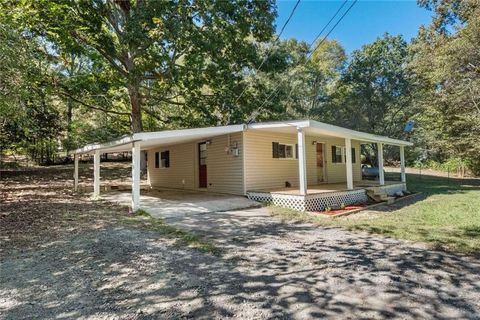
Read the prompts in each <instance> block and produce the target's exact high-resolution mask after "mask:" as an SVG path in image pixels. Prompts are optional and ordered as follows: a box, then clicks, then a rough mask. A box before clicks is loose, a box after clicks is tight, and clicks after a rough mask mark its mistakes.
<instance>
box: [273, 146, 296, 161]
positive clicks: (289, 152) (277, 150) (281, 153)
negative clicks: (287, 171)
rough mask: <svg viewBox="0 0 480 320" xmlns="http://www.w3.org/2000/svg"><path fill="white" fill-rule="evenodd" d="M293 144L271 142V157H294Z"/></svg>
mask: <svg viewBox="0 0 480 320" xmlns="http://www.w3.org/2000/svg"><path fill="white" fill-rule="evenodd" d="M295 150H296V148H295V146H294V145H293V144H283V143H279V142H272V157H273V158H275V159H294V158H295V154H294V153H295Z"/></svg>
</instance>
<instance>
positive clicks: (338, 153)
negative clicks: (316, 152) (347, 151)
mask: <svg viewBox="0 0 480 320" xmlns="http://www.w3.org/2000/svg"><path fill="white" fill-rule="evenodd" d="M342 149H343V147H338V146H332V163H342V159H343V157H342V154H343V151H342Z"/></svg>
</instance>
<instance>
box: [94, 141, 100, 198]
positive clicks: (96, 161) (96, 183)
mask: <svg viewBox="0 0 480 320" xmlns="http://www.w3.org/2000/svg"><path fill="white" fill-rule="evenodd" d="M99 196H100V150H95V154H94V155H93V197H94V198H98V197H99Z"/></svg>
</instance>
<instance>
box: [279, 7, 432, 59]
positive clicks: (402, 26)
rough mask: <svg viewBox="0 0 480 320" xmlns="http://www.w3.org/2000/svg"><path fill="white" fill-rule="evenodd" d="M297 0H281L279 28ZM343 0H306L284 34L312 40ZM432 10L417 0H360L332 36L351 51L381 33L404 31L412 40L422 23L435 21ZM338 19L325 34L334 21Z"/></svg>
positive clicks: (284, 35) (405, 36) (404, 34)
mask: <svg viewBox="0 0 480 320" xmlns="http://www.w3.org/2000/svg"><path fill="white" fill-rule="evenodd" d="M295 3H296V0H278V1H277V8H278V18H277V21H276V23H277V29H278V30H280V28H281V27H282V26H283V24H284V23H285V20H286V19H287V18H288V16H289V15H290V12H291V11H292V9H293V7H294V6H295ZM342 3H343V0H330V1H326V0H315V1H313V0H310V1H306V0H302V1H301V2H300V4H299V6H298V7H297V10H296V11H295V14H294V15H293V17H292V19H291V20H290V22H289V24H288V25H287V27H286V29H285V31H284V32H283V35H282V38H283V39H286V38H291V37H295V38H297V39H300V40H305V41H307V42H309V43H310V42H311V41H312V40H313V39H314V38H315V36H316V35H317V34H318V33H319V32H320V30H322V28H323V27H324V26H325V24H326V23H327V22H328V21H329V20H330V18H331V17H332V16H333V15H334V14H335V12H336V11H337V10H338V8H339V7H340V6H341V5H342ZM350 4H351V1H349V2H348V3H347V4H346V5H345V6H344V7H343V10H342V11H341V12H340V13H339V14H338V15H337V19H338V18H339V17H340V16H341V15H342V13H343V11H345V10H346V9H347V8H348V7H349V6H350ZM431 17H432V14H431V12H430V11H428V10H426V9H423V8H420V7H419V6H418V5H417V3H416V1H413V0H404V1H398V0H397V1H392V0H390V1H388V0H383V1H373V0H370V1H368V0H359V1H358V2H357V3H356V4H355V5H354V6H353V7H352V9H351V10H350V11H349V12H348V13H347V15H346V16H345V17H344V18H343V20H342V21H341V22H340V24H339V25H338V26H337V27H336V28H335V30H334V31H333V32H332V33H331V34H330V36H329V37H328V38H329V39H336V40H338V41H340V43H341V44H342V45H343V46H344V48H345V49H346V50H347V52H348V53H350V52H351V51H352V50H355V49H359V48H360V47H361V46H362V45H364V44H367V43H370V42H373V41H374V40H375V39H376V38H377V37H379V36H381V35H383V34H384V33H385V32H388V33H390V34H392V35H398V34H401V35H403V37H404V39H405V40H407V41H410V39H411V38H412V37H415V36H416V34H417V31H418V27H419V26H421V25H427V24H429V23H430V21H431ZM335 21H336V20H334V21H333V22H332V23H331V24H330V26H329V27H328V28H327V29H326V31H325V32H324V34H323V35H322V37H323V36H324V35H325V34H326V33H327V32H328V30H330V28H331V27H332V26H333V25H334V23H335Z"/></svg>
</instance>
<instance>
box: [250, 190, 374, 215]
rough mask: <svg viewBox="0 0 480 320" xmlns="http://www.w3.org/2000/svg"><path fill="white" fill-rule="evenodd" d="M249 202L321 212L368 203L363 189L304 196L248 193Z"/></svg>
mask: <svg viewBox="0 0 480 320" xmlns="http://www.w3.org/2000/svg"><path fill="white" fill-rule="evenodd" d="M247 196H248V198H249V199H250V200H254V201H259V202H268V203H272V204H274V205H276V206H279V207H283V208H289V209H294V210H298V211H321V210H325V208H328V207H329V208H338V207H341V206H342V205H351V204H358V203H364V202H367V201H368V197H367V193H366V191H365V190H364V189H361V190H351V191H336V192H324V193H316V194H309V195H306V196H300V195H292V194H280V193H269V192H248V193H247Z"/></svg>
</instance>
